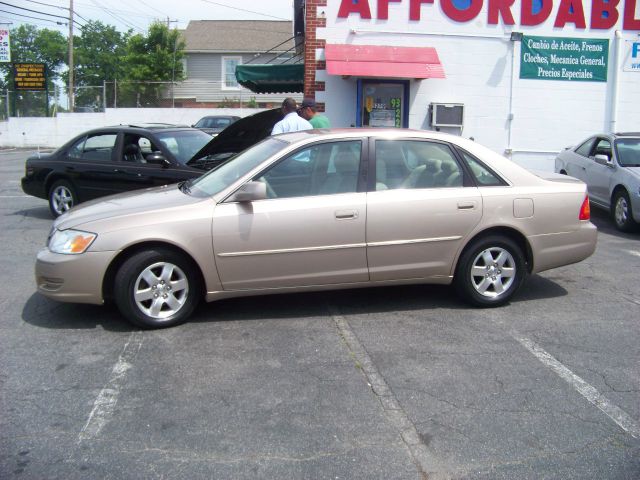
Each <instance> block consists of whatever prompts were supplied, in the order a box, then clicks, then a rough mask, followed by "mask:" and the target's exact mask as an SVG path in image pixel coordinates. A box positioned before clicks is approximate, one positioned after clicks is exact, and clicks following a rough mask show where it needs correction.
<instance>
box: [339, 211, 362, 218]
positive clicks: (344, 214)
mask: <svg viewBox="0 0 640 480" xmlns="http://www.w3.org/2000/svg"><path fill="white" fill-rule="evenodd" d="M335 215H336V218H337V219H338V220H355V219H356V218H358V211H357V210H336V212H335Z"/></svg>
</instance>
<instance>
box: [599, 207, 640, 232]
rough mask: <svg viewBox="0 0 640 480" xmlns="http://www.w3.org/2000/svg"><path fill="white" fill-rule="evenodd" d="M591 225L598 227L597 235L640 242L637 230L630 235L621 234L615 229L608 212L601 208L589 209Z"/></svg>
mask: <svg viewBox="0 0 640 480" xmlns="http://www.w3.org/2000/svg"><path fill="white" fill-rule="evenodd" d="M591 223H593V224H594V225H595V226H596V227H598V232H599V233H605V234H607V235H613V236H614V237H619V238H624V239H625V240H640V231H638V230H637V231H635V232H632V233H625V232H621V231H620V230H618V229H617V228H616V225H615V223H614V222H613V219H612V218H611V215H610V214H609V212H608V211H607V210H604V209H602V208H598V207H592V208H591Z"/></svg>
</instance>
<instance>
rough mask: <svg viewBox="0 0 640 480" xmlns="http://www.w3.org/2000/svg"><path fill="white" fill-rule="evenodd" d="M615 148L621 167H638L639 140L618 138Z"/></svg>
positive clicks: (639, 154) (639, 156) (639, 157)
mask: <svg viewBox="0 0 640 480" xmlns="http://www.w3.org/2000/svg"><path fill="white" fill-rule="evenodd" d="M615 147H616V155H617V157H618V163H619V164H620V166H621V167H640V138H619V139H617V140H616V141H615Z"/></svg>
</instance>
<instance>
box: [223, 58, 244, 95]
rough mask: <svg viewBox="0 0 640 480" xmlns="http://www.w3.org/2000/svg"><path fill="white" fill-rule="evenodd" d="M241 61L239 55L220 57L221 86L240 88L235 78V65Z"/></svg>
mask: <svg viewBox="0 0 640 480" xmlns="http://www.w3.org/2000/svg"><path fill="white" fill-rule="evenodd" d="M241 63H242V58H241V57H222V86H223V88H240V85H239V84H238V80H237V79H236V67H237V66H238V65H240V64H241Z"/></svg>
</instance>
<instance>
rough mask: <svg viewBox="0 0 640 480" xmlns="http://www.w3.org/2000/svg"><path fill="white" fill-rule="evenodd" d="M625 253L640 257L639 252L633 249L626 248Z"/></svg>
mask: <svg viewBox="0 0 640 480" xmlns="http://www.w3.org/2000/svg"><path fill="white" fill-rule="evenodd" d="M627 253H629V254H631V255H635V256H636V257H640V252H636V251H635V250H627Z"/></svg>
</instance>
